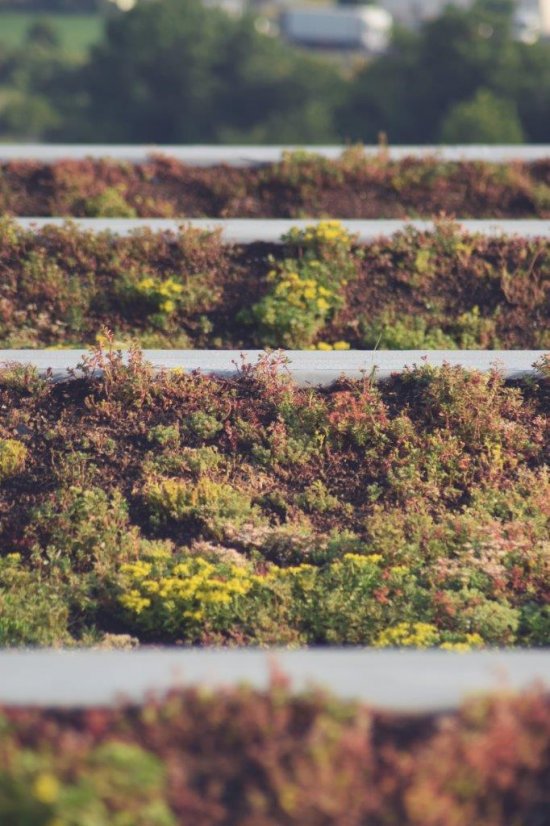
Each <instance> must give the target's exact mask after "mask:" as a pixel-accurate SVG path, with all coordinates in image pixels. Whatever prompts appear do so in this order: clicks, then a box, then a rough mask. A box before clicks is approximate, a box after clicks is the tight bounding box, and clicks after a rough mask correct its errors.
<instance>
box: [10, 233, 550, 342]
mask: <svg viewBox="0 0 550 826" xmlns="http://www.w3.org/2000/svg"><path fill="white" fill-rule="evenodd" d="M0 275H1V280H0V346H1V347H5V348H26V347H31V348H34V347H44V346H47V347H50V346H65V347H66V346H69V347H78V346H89V345H91V344H93V343H95V342H96V341H97V340H98V337H100V336H101V335H102V329H103V328H104V327H107V328H109V329H110V330H112V331H114V333H115V338H116V340H117V342H119V343H120V344H121V345H122V346H124V345H126V346H127V345H128V343H129V342H130V341H131V340H132V339H135V340H138V341H139V342H140V344H141V345H142V346H144V347H158V348H173V347H175V348H178V347H179V348H205V349H206V348H210V349H212V348H214V349H218V348H222V349H225V348H245V349H248V348H253V347H265V346H268V347H274V348H277V347H284V348H294V349H299V348H308V349H319V350H329V349H333V348H335V349H349V348H351V349H374V348H380V349H455V348H458V349H477V348H479V349H499V348H502V349H521V348H526V349H544V348H547V347H549V346H550V324H549V318H550V291H549V288H550V244H549V242H548V237H545V236H541V237H521V236H506V235H504V236H502V235H488V234H481V233H470V232H464V231H463V229H462V228H461V227H460V226H459V225H455V224H453V223H450V222H441V223H439V224H438V225H437V226H436V228H435V230H433V231H427V230H426V231H425V230H423V229H422V230H416V229H414V228H406V229H404V230H403V231H401V232H398V233H397V234H394V235H392V236H391V237H379V238H376V239H374V240H372V241H369V242H368V243H360V242H359V241H358V239H357V237H356V236H355V235H354V234H353V232H350V231H348V230H347V229H346V228H345V227H344V226H343V225H342V224H341V223H339V222H338V221H324V222H320V223H318V224H312V225H309V226H306V227H303V226H300V228H292V229H290V231H289V232H287V233H286V234H285V235H284V236H283V238H282V243H277V244H274V243H264V242H253V243H248V244H240V243H239V244H234V243H226V242H224V239H223V236H222V234H221V231H216V232H207V231H204V230H201V229H195V228H185V227H181V228H180V229H179V230H178V229H176V230H174V231H166V232H156V231H153V230H149V229H142V230H139V231H136V232H132V233H131V234H129V235H120V234H115V233H113V232H109V231H103V232H94V231H91V230H90V231H88V230H83V229H80V228H78V227H77V226H73V225H71V224H67V225H63V226H56V227H53V226H48V227H40V228H33V229H29V228H25V227H21V226H19V225H18V224H17V223H15V222H12V221H10V220H9V219H4V220H3V221H2V222H1V223H0Z"/></svg>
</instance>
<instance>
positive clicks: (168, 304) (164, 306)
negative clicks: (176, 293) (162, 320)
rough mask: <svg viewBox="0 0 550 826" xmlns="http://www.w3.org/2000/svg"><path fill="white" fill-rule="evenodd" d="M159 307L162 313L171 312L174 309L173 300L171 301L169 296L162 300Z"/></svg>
mask: <svg viewBox="0 0 550 826" xmlns="http://www.w3.org/2000/svg"><path fill="white" fill-rule="evenodd" d="M160 309H161V310H162V312H163V313H173V312H174V310H175V309H176V305H175V302H174V301H172V299H171V298H168V299H167V300H166V301H163V302H162V303H161V305H160Z"/></svg>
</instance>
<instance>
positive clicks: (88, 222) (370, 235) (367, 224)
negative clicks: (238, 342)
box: [12, 218, 550, 244]
mask: <svg viewBox="0 0 550 826" xmlns="http://www.w3.org/2000/svg"><path fill="white" fill-rule="evenodd" d="M12 220H13V221H14V222H15V223H16V224H17V225H18V226H20V227H22V228H24V229H31V230H36V231H39V230H42V229H44V227H48V226H56V227H62V226H64V225H65V224H66V223H67V222H68V221H70V223H71V224H72V225H75V226H77V227H78V228H79V229H81V230H83V231H87V232H111V233H114V234H116V235H130V234H131V233H133V232H136V231H138V230H144V229H148V230H151V231H153V232H178V231H179V230H180V229H181V228H182V227H183V228H185V227H191V228H194V229H198V230H201V231H203V232H213V231H214V230H221V231H222V238H223V240H224V241H225V242H226V243H228V244H252V243H254V242H256V241H262V242H265V243H270V244H277V243H279V242H280V241H281V237H282V236H283V235H284V234H286V233H287V232H289V230H291V229H293V228H297V229H304V228H305V227H310V226H312V225H313V224H317V223H319V219H317V218H311V219H309V220H298V219H286V218H285V219H260V220H253V219H247V218H235V219H216V218H192V219H190V218H179V219H171V218H71V219H69V218H13V219H12ZM340 223H341V224H342V225H343V226H344V227H346V229H347V230H348V231H349V232H350V233H352V234H353V235H357V236H358V239H359V241H361V242H363V243H368V242H369V241H373V240H374V239H376V238H380V237H383V236H391V235H395V234H396V233H397V232H402V231H403V230H404V229H406V228H407V227H414V228H415V229H418V230H420V231H429V232H433V231H434V229H435V226H436V225H435V224H434V222H433V221H416V220H411V221H408V220H407V221H394V220H391V221H390V220H388V221H385V220H379V221H356V220H342V221H341V222H340ZM456 223H458V224H459V225H460V227H461V229H462V231H463V232H466V233H469V234H474V233H479V234H480V235H488V236H495V237H500V236H508V235H515V236H521V237H522V238H537V237H544V238H548V237H550V221H539V220H518V221H515V220H483V221H476V220H460V219H459V220H458V221H457V222H456Z"/></svg>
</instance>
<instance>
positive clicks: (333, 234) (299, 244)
mask: <svg viewBox="0 0 550 826" xmlns="http://www.w3.org/2000/svg"><path fill="white" fill-rule="evenodd" d="M282 240H283V243H284V244H285V245H286V246H287V248H289V249H290V251H291V252H294V256H293V257H289V258H285V259H284V260H282V261H279V262H275V261H274V260H272V264H273V269H271V270H270V272H269V273H268V276H267V280H268V283H269V285H270V288H271V289H270V291H269V292H268V293H267V294H266V295H265V296H264V297H263V298H262V299H261V300H260V301H259V302H258V303H257V304H255V305H254V307H252V310H251V311H250V313H247V314H245V315H246V318H247V319H248V320H252V321H254V322H255V323H256V324H257V325H258V337H259V339H261V341H262V343H263V344H268V345H270V346H273V347H281V346H283V347H289V348H303V347H310V346H311V345H312V344H313V342H314V340H315V338H316V337H317V335H318V333H319V332H320V330H321V329H322V328H323V327H324V326H325V324H326V323H327V322H328V321H329V319H330V318H331V317H332V316H333V315H334V313H335V312H336V311H337V310H338V309H339V308H340V307H341V306H342V304H343V295H342V287H345V286H346V284H347V283H348V281H349V280H350V279H352V278H353V277H354V276H355V274H356V272H357V259H358V258H359V252H358V251H354V250H353V243H354V239H353V237H352V236H351V235H350V234H349V233H348V232H347V230H346V229H345V228H344V227H343V226H342V224H341V223H340V222H339V221H322V222H320V223H319V224H317V225H312V226H310V227H307V228H306V229H303V230H302V229H292V230H290V232H289V233H288V234H287V235H285V236H284V237H283V239H282ZM243 318H244V315H243ZM337 345H338V347H336V345H334V349H345V348H346V343H345V342H337ZM328 348H330V349H332V345H328V347H323V348H320V349H328Z"/></svg>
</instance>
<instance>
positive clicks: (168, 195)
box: [0, 147, 550, 219]
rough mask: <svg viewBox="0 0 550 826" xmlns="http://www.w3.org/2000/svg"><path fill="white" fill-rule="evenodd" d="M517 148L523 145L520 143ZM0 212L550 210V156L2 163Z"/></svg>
mask: <svg viewBox="0 0 550 826" xmlns="http://www.w3.org/2000/svg"><path fill="white" fill-rule="evenodd" d="M518 154H520V152H519V150H518ZM0 212H2V213H5V214H12V215H29V216H39V215H65V216H70V215H73V216H86V215H88V216H91V217H100V216H102V217H134V216H143V217H150V216H160V217H173V216H185V217H201V216H207V217H210V218H214V217H226V218H227V217H240V218H245V217H255V218H276V217H283V218H284V217H289V218H292V217H327V216H328V217H331V218H376V219H380V218H410V217H415V216H427V217H432V216H436V215H438V214H440V213H445V214H447V215H452V216H458V217H462V218H467V217H473V218H476V217H482V218H499V217H502V218H504V217H510V218H527V217H539V218H547V217H549V216H550V162H549V161H548V158H540V159H538V160H533V161H521V160H517V161H510V162H504V163H494V162H490V161H446V160H442V159H441V158H438V157H437V155H436V154H435V153H434V155H433V157H415V156H410V157H405V158H400V159H399V160H392V159H391V157H390V156H389V155H388V154H387V153H386V152H384V151H383V150H382V151H381V152H380V153H379V154H377V155H374V156H373V155H372V154H370V153H369V154H366V153H364V152H363V150H362V149H361V148H360V147H356V148H350V149H348V150H346V151H344V152H343V153H342V155H341V156H340V157H337V158H330V159H329V158H327V157H323V156H322V155H316V154H315V153H312V152H301V151H297V152H285V153H283V157H282V160H280V161H278V162H270V163H266V164H261V165H259V166H258V165H256V166H244V167H235V166H228V165H218V166H208V167H204V166H193V165H189V164H185V163H182V162H181V161H178V160H177V159H175V158H170V157H167V156H162V155H158V156H155V155H152V156H151V157H150V158H149V159H148V160H145V161H141V162H137V163H129V162H122V161H115V160H108V159H106V158H105V159H98V158H84V159H79V160H70V159H66V160H57V161H54V162H53V163H48V162H44V161H41V160H34V161H33V160H21V161H17V160H4V161H3V162H0Z"/></svg>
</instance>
